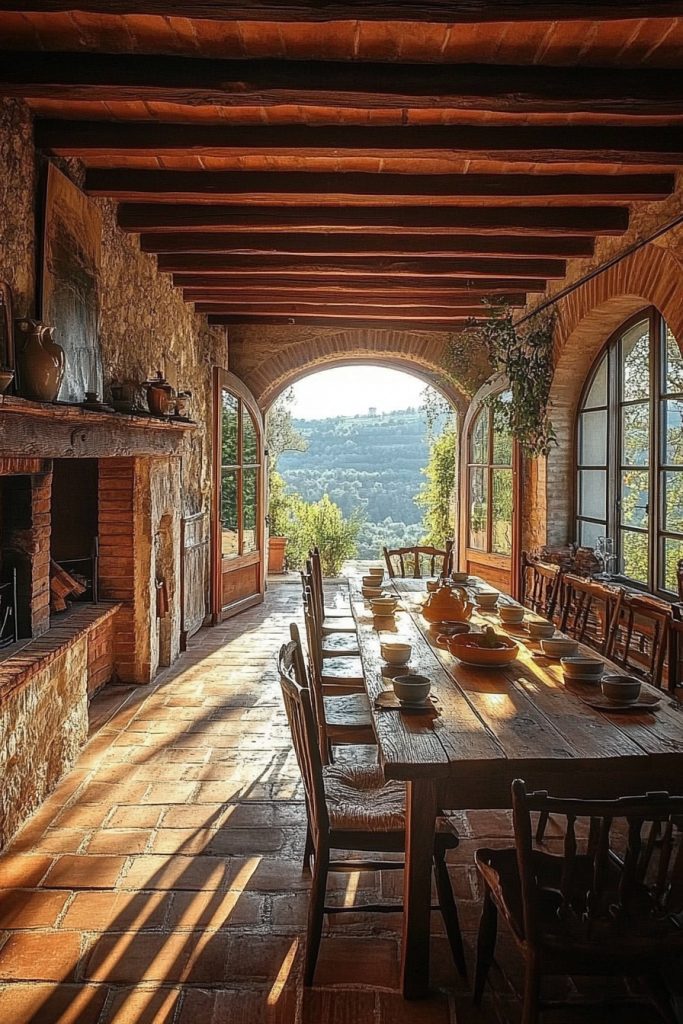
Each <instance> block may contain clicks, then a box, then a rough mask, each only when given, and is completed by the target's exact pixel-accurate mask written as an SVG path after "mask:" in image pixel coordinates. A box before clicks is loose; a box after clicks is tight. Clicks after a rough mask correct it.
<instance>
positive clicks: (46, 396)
mask: <svg viewBox="0 0 683 1024" xmlns="http://www.w3.org/2000/svg"><path fill="white" fill-rule="evenodd" d="M17 329H18V331H19V335H20V336H22V337H23V341H22V342H21V344H20V345H19V352H18V356H19V379H20V382H21V390H22V392H23V394H24V395H25V396H26V398H35V399H37V401H39V402H54V400H55V398H56V397H57V393H58V392H59V389H60V387H61V384H62V378H63V377H64V349H63V348H62V346H61V345H58V344H57V342H56V341H55V340H54V330H55V329H54V327H47V326H46V325H45V324H44V323H41V321H40V320H18V321H17Z"/></svg>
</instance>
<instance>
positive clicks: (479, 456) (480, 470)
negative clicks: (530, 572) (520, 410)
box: [467, 391, 513, 557]
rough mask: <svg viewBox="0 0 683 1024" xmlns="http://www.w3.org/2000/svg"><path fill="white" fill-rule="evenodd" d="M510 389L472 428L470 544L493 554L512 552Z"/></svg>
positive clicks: (484, 410) (483, 410)
mask: <svg viewBox="0 0 683 1024" xmlns="http://www.w3.org/2000/svg"><path fill="white" fill-rule="evenodd" d="M509 401H510V393H509V392H508V391H506V392H504V393H502V394H500V395H497V396H496V398H495V399H494V401H493V402H491V403H487V404H485V405H484V406H483V407H482V408H481V409H480V410H479V412H478V413H477V415H476V416H475V418H474V420H473V422H472V426H471V428H470V436H469V457H468V481H467V493H468V538H467V545H468V547H470V548H474V549H475V550H477V551H482V552H485V553H488V554H493V555H505V556H508V557H509V556H510V555H511V554H512V510H513V491H512V436H511V434H510V431H509V430H508V428H507V425H506V417H505V414H504V406H505V404H506V403H507V402H509Z"/></svg>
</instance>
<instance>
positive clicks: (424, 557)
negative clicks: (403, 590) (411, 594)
mask: <svg viewBox="0 0 683 1024" xmlns="http://www.w3.org/2000/svg"><path fill="white" fill-rule="evenodd" d="M382 550H383V551H384V561H385V562H386V566H387V572H388V573H389V576H390V577H391V579H392V580H393V579H396V578H398V577H400V578H401V579H406V577H411V578H412V579H415V580H421V579H422V577H423V576H424V575H427V576H448V575H449V573H450V571H451V569H452V567H453V542H452V541H450V540H449V541H446V547H445V549H444V550H443V551H442V550H441V549H440V548H433V547H429V546H420V545H419V544H418V545H416V546H415V547H410V548H386V547H385V548H383V549H382ZM424 569H428V572H427V573H424V572H423V570H424Z"/></svg>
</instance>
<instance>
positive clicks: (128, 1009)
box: [100, 988, 200, 1024]
mask: <svg viewBox="0 0 683 1024" xmlns="http://www.w3.org/2000/svg"><path fill="white" fill-rule="evenodd" d="M181 999H182V989H180V988H156V989H155V988H125V989H122V990H120V991H117V992H116V993H115V994H114V997H113V999H112V1000H111V1002H110V1003H109V1005H108V1007H107V1011H106V1013H105V1014H104V1016H103V1017H102V1020H101V1021H100V1024H171V1022H172V1021H173V1020H174V1018H175V1014H176V1008H177V1006H178V1003H179V1002H180V1000H181ZM196 1024H200V1022H199V1020H197V1022H196Z"/></svg>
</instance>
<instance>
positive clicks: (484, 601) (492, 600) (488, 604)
mask: <svg viewBox="0 0 683 1024" xmlns="http://www.w3.org/2000/svg"><path fill="white" fill-rule="evenodd" d="M499 597H500V594H499V593H498V591H497V590H494V591H493V593H489V592H488V591H484V592H482V593H481V594H475V596H474V600H475V601H476V602H477V604H478V605H479V607H480V608H483V609H484V611H487V612H492V611H493V609H494V608H495V607H496V605H497V604H498V598H499Z"/></svg>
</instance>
